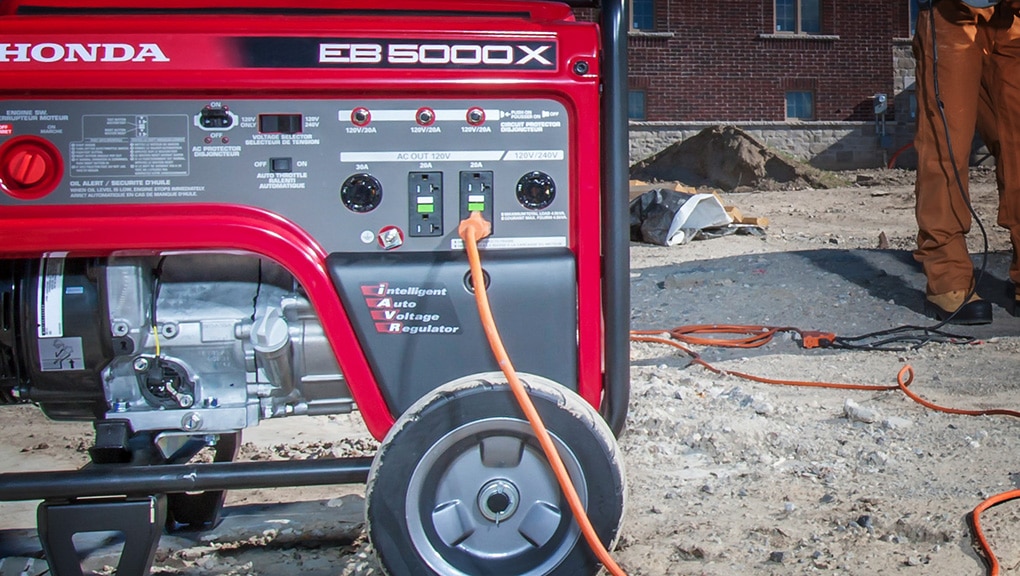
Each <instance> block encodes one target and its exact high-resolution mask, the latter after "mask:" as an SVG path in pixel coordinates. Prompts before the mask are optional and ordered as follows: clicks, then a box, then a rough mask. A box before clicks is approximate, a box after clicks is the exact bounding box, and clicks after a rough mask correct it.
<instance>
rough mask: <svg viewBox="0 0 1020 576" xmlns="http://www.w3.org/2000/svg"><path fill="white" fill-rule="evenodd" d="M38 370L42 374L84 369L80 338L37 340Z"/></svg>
mask: <svg viewBox="0 0 1020 576" xmlns="http://www.w3.org/2000/svg"><path fill="white" fill-rule="evenodd" d="M39 369H40V370H42V371H43V372H61V371H70V370H84V369H85V355H84V354H83V353H82V347H81V338H79V337H73V338H41V339H40V340H39Z"/></svg>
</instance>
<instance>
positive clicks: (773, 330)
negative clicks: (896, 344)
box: [630, 324, 1020, 576]
mask: <svg viewBox="0 0 1020 576" xmlns="http://www.w3.org/2000/svg"><path fill="white" fill-rule="evenodd" d="M778 332H797V333H799V334H800V335H801V337H802V339H803V340H804V342H805V344H806V345H805V347H814V346H811V345H808V344H807V342H808V341H809V339H814V340H812V343H816V342H817V339H818V338H821V339H822V340H825V339H829V340H832V338H834V335H831V334H828V333H822V332H806V331H801V330H798V329H796V328H778V327H773V326H738V325H723V324H704V325H691V326H681V327H678V328H674V329H672V330H669V331H666V332H664V331H662V330H634V331H632V332H631V333H630V334H631V337H630V339H631V340H633V341H635V342H651V343H656V344H666V345H668V346H672V347H674V348H677V349H679V350H682V351H683V352H684V353H685V354H687V355H688V356H690V357H691V359H692V362H693V363H694V364H697V365H698V366H701V367H703V368H705V369H706V370H709V371H711V372H713V373H715V374H728V375H730V376H736V377H738V378H743V379H745V380H751V381H754V382H761V383H764V384H780V385H785V386H812V387H816V388H838V389H843V390H874V391H880V390H896V389H899V390H900V391H902V392H903V393H904V394H906V396H907V397H908V398H910V399H911V400H913V401H914V402H917V403H918V404H920V405H921V406H924V407H925V408H928V409H931V410H935V411H937V412H945V413H947V414H960V415H964V416H1013V417H1017V418H1020V412H1018V411H1015V410H1005V409H992V410H961V409H959V408H949V407H946V406H940V405H938V404H935V403H933V402H929V401H927V400H925V399H924V398H921V397H920V396H918V395H917V394H915V393H914V391H913V390H910V388H909V387H910V384H911V383H912V382H913V381H914V369H913V368H912V367H911V366H910V365H906V366H904V367H903V368H901V369H900V371H899V373H898V374H897V375H896V386H880V385H871V384H837V383H834V382H803V381H798V380H779V379H774V378H763V377H761V376H754V375H752V374H745V373H743V372H734V371H730V370H722V369H719V368H716V367H715V366H712V365H711V364H709V363H708V362H706V361H704V360H702V359H701V357H700V356H699V355H698V353H697V352H695V351H694V350H691V349H690V348H688V347H686V346H684V345H683V344H681V342H683V343H686V344H694V345H701V346H717V347H722V348H757V347H759V346H764V345H765V344H767V343H769V342H770V341H771V340H772V338H773V337H774V336H775V335H776V334H777V333H778ZM664 334H668V335H669V338H666V337H664ZM694 334H727V335H730V334H743V335H744V337H729V336H728V337H723V338H713V337H711V336H694ZM1017 498H1020V490H1011V491H1009V492H1003V493H1002V494H997V495H995V496H992V497H991V498H989V499H987V500H985V501H984V502H982V503H981V504H979V505H978V506H977V508H975V509H974V512H973V513H972V514H971V523H972V524H973V526H974V539H975V540H976V541H977V544H978V546H980V548H981V552H982V553H983V554H984V556H985V559H986V561H987V562H988V576H998V574H999V561H998V559H997V558H996V557H995V553H994V552H992V548H991V546H990V545H989V544H988V540H987V539H985V536H984V533H983V532H982V531H981V513H982V512H984V511H985V510H987V509H989V508H991V507H993V506H996V505H998V504H1002V503H1003V502H1007V501H1009V500H1015V499H1017Z"/></svg>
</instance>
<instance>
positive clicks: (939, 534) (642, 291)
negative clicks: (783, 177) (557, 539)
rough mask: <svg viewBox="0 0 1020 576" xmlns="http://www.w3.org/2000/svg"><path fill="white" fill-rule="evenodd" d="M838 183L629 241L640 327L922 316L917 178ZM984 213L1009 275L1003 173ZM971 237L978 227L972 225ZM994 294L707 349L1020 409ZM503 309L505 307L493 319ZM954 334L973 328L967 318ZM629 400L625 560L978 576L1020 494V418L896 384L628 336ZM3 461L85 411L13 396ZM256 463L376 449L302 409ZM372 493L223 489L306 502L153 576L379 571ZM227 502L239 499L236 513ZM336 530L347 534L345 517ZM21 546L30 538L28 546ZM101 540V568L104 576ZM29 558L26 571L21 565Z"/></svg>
mask: <svg viewBox="0 0 1020 576" xmlns="http://www.w3.org/2000/svg"><path fill="white" fill-rule="evenodd" d="M840 176H841V177H843V178H844V179H845V180H846V182H847V185H846V186H844V187H840V188H836V189H830V190H824V191H821V190H799V191H789V190H787V191H742V192H736V193H724V194H723V199H724V201H725V202H726V203H727V204H732V205H735V206H737V207H739V208H740V210H741V211H742V212H743V213H744V214H745V215H751V216H764V217H767V218H768V219H769V220H770V224H769V226H768V228H767V230H766V233H765V235H763V236H737V235H734V236H725V237H722V238H715V239H711V240H701V241H694V242H691V243H689V244H685V245H681V246H674V247H669V248H667V247H662V246H651V245H644V244H633V245H632V246H631V266H632V273H631V276H632V282H633V293H632V309H633V324H634V328H639V329H662V330H666V329H669V328H672V327H674V326H677V325H679V324H689V323H730V322H741V323H755V324H770V325H780V324H781V325H791V326H796V327H798V328H803V329H813V330H832V331H836V332H838V333H840V334H848V335H849V334H859V333H863V332H865V331H869V330H874V329H883V328H891V327H893V326H895V325H897V324H900V323H915V324H925V323H927V322H928V321H927V320H926V319H925V318H924V317H923V315H921V314H920V305H921V298H922V290H923V276H921V274H920V271H919V270H918V269H917V267H916V266H915V265H914V264H913V263H912V261H911V259H910V254H909V251H910V249H911V247H912V245H913V237H914V234H915V230H916V229H915V226H914V221H913V192H912V181H913V175H912V173H910V172H907V171H881V170H879V171H864V172H855V173H845V174H840ZM974 180H975V184H974V186H973V195H974V198H975V205H976V208H977V210H978V212H979V214H980V215H981V217H982V218H983V220H984V222H985V226H986V228H987V230H988V232H989V234H990V250H991V257H990V259H989V262H990V265H989V269H990V274H991V275H992V278H993V280H994V281H989V282H988V283H986V284H983V285H982V286H985V285H987V286H991V287H992V288H994V289H996V290H998V289H1001V288H1003V287H1004V280H1003V278H1004V274H1005V270H1004V265H1005V262H1006V261H1007V259H1008V255H1009V246H1008V238H1007V237H1006V236H1005V235H1004V233H1003V232H1002V231H1001V230H998V229H997V228H996V227H995V226H994V219H995V208H994V195H995V193H994V185H993V184H992V181H993V179H992V177H991V175H990V174H989V173H988V172H987V171H982V170H977V171H976V172H975V173H974ZM971 242H972V251H974V252H980V250H981V242H980V238H979V236H978V234H977V232H976V231H975V233H972V235H971ZM988 297H989V298H990V299H992V300H993V302H994V303H995V304H996V308H995V323H993V325H992V326H991V327H987V328H983V329H981V330H983V331H977V332H974V333H975V334H978V335H979V336H980V337H981V340H980V343H978V344H972V345H966V346H962V345H957V344H939V343H932V344H928V345H925V346H923V347H921V348H919V349H917V350H908V351H899V352H874V351H844V350H827V349H826V350H804V349H802V348H800V347H799V346H798V345H797V342H796V341H795V340H793V339H791V338H790V337H789V336H783V335H781V336H779V337H777V338H776V340H775V341H773V342H772V343H770V344H768V345H766V346H765V347H763V348H759V349H755V350H748V351H740V352H737V353H733V352H732V351H718V350H714V349H709V348H698V350H699V352H701V353H702V354H703V356H704V357H705V359H707V360H710V361H712V362H713V363H714V364H715V365H716V366H717V367H719V368H721V369H724V370H739V371H743V372H749V373H753V374H758V375H761V376H767V377H771V378H789V379H796V380H811V381H818V380H826V381H836V382H849V383H863V384H881V385H890V384H894V383H895V377H896V373H897V372H898V371H899V370H900V368H901V367H902V366H904V365H906V364H910V365H911V366H912V367H913V369H914V371H915V373H916V381H915V382H914V384H913V387H912V388H913V389H914V390H915V391H916V392H918V393H919V394H921V395H923V396H925V397H926V398H928V399H930V400H932V401H935V402H939V403H942V404H946V405H950V406H955V407H960V408H1020V400H1018V399H1017V394H1016V393H1015V390H1016V388H1017V386H1018V382H1017V379H1016V377H1015V374H1016V367H1017V354H1018V352H1020V323H1018V321H1017V320H1016V319H1013V318H1011V317H1010V316H1009V315H1008V314H1007V313H1006V311H1005V310H1004V309H1003V308H1002V306H1001V304H1003V303H1004V302H1003V297H1002V296H1001V294H990V295H989V296H988ZM497 321H498V318H497ZM961 332H963V333H965V334H968V333H970V332H968V331H967V330H962V331H961ZM631 357H632V368H631V376H632V386H633V390H632V402H631V406H630V416H629V419H628V424H627V430H626V432H625V433H624V434H623V436H622V437H621V438H620V440H619V444H620V447H621V450H622V452H623V457H624V465H625V467H626V475H627V481H628V490H629V493H628V499H627V512H626V517H625V521H624V525H623V529H622V537H621V539H620V542H619V544H618V545H617V549H616V552H615V557H616V558H617V559H618V561H619V563H620V564H621V565H622V566H623V567H624V569H625V570H626V571H627V572H628V573H629V574H632V575H647V576H663V575H723V574H725V575H732V574H775V575H787V574H815V573H827V574H847V575H860V576H864V575H874V574H915V575H926V576H927V575H953V576H958V575H961V574H975V575H977V574H983V573H984V571H985V566H984V563H983V561H982V559H981V558H980V556H979V555H978V553H977V552H976V551H975V548H974V546H973V545H972V540H971V529H970V527H969V526H968V524H967V521H966V517H967V515H968V513H969V512H970V511H971V510H972V509H973V508H974V507H975V506H976V505H977V504H978V503H980V502H981V501H982V500H983V499H984V498H986V497H988V496H991V495H993V494H996V493H999V492H1002V491H1005V490H1010V489H1013V488H1016V487H1020V466H1018V465H1017V463H1018V460H1020V450H1018V448H1020V440H1018V439H1017V438H1018V436H1016V435H1015V434H1016V433H1017V430H1018V428H1017V426H1018V422H1016V421H1015V420H1014V419H1012V418H1009V417H1003V416H981V417H975V416H959V415H949V414H943V413H939V412H935V411H932V410H929V409H926V408H924V407H922V406H920V405H918V404H915V403H914V402H912V401H910V400H908V399H907V398H906V397H904V395H903V394H902V393H900V392H898V391H888V392H859V391H852V390H830V389H818V388H799V387H798V388H795V387H783V386H775V385H768V384H759V383H755V382H749V381H745V380H741V379H738V378H736V377H734V376H720V375H716V374H713V373H711V372H709V371H707V370H706V369H704V368H702V367H699V366H695V365H691V364H690V362H689V360H688V358H687V357H686V356H684V355H683V354H680V353H678V352H677V351H674V350H672V349H670V348H668V347H665V346H661V345H655V344H645V343H634V344H633V345H632V347H631ZM3 417H4V423H5V425H4V431H5V432H4V434H5V441H4V442H3V443H2V445H0V469H3V470H5V471H14V470H29V469H47V468H55V467H56V468H68V467H73V466H75V465H78V464H81V463H83V462H84V461H85V455H84V452H83V450H84V448H85V447H86V446H87V444H88V442H89V439H90V437H91V434H90V428H89V427H88V426H83V425H76V424H62V423H48V422H45V421H44V419H43V418H42V417H40V416H39V415H38V413H37V412H35V411H34V410H32V409H31V408H29V407H18V408H13V409H9V410H7V411H5V413H4V414H3ZM245 439H246V445H245V448H244V450H243V454H242V455H243V456H245V457H248V458H251V457H257V458H285V457H298V458H303V457H311V456H314V455H316V454H320V455H321V454H326V453H329V454H333V453H342V454H352V453H353V454H360V453H370V452H371V451H372V449H373V448H374V444H373V441H372V440H371V439H370V438H369V437H368V436H367V434H366V433H365V432H364V429H363V427H362V426H361V425H360V423H359V422H358V420H357V417H356V416H350V417H348V416H344V417H334V418H294V419H289V420H283V421H280V422H272V423H269V424H267V425H263V426H260V427H258V428H256V429H253V430H251V431H246V433H245ZM362 490H363V487H360V486H352V487H340V488H336V487H328V488H314V489H287V490H274V491H251V492H238V493H234V494H231V497H230V502H229V505H231V506H233V507H241V508H243V507H244V506H248V507H249V508H250V507H251V506H252V505H256V504H261V503H265V502H290V501H304V502H306V503H307V505H306V508H303V509H301V510H300V511H299V513H296V514H294V515H292V516H289V517H288V516H287V515H286V512H283V511H278V510H273V509H270V511H269V512H266V514H264V515H262V516H260V517H259V520H258V522H261V523H258V522H255V521H252V522H251V523H248V524H245V523H241V524H240V525H238V524H236V523H235V524H233V525H231V526H232V527H230V528H229V529H228V528H223V529H217V530H213V531H212V533H211V534H205V535H192V536H168V537H164V539H163V541H162V543H161V549H160V552H159V554H158V555H157V562H156V567H155V568H154V573H156V574H179V575H196V576H197V575H203V576H204V575H228V574H231V575H234V574H237V575H239V574H260V575H274V576H280V575H284V576H285V575H290V574H293V575H298V574H302V575H305V574H322V575H361V576H367V575H370V574H371V575H377V574H379V573H380V568H379V566H378V565H377V564H376V562H375V560H374V557H373V555H372V551H371V547H370V545H368V544H367V543H366V542H365V540H364V538H363V536H361V532H360V530H361V525H360V523H359V522H360V516H359V514H360V506H361V504H362V503H361V501H360V496H359V494H360V492H361V491H362ZM233 509H234V508H232V510H233ZM33 510H34V504H21V503H17V504H3V505H0V511H2V512H0V514H2V515H0V527H2V528H4V529H6V530H3V531H0V550H3V551H4V553H5V554H6V555H8V556H9V558H8V559H6V560H5V565H4V566H3V570H4V571H3V572H2V574H4V575H5V576H6V574H8V573H11V574H18V572H7V571H6V570H9V569H13V567H14V564H15V563H17V564H18V566H19V567H22V566H25V565H26V563H28V562H29V561H28V560H25V559H24V558H26V557H30V556H32V555H33V554H34V552H33V551H32V549H31V548H32V546H31V539H30V538H28V537H27V536H30V532H26V531H25V530H21V529H26V528H30V527H31V526H32V525H33V520H32V515H33ZM982 520H983V524H984V526H985V528H986V532H987V535H988V536H989V538H990V540H991V541H992V544H993V546H994V548H995V550H996V551H997V553H998V555H999V557H1000V559H1001V561H1002V564H1003V573H1004V574H1014V573H1017V571H1018V570H1020V530H1018V526H1020V504H1016V503H1007V504H1003V505H1001V506H999V507H997V508H994V509H993V510H991V511H989V512H987V513H986V514H985V516H984V517H983V518H982ZM338 525H342V528H343V529H340V528H338ZM26 542H27V543H26ZM110 558H111V557H110V556H109V555H108V554H107V552H106V549H105V548H103V546H102V543H100V544H97V545H96V546H95V553H94V554H93V555H92V557H91V558H90V559H89V560H88V562H87V564H86V565H87V566H88V567H90V568H91V569H93V570H94V571H95V572H96V573H101V574H109V573H111V569H109V568H104V567H103V566H104V564H108V563H110V562H111V559H110ZM26 573H31V572H26Z"/></svg>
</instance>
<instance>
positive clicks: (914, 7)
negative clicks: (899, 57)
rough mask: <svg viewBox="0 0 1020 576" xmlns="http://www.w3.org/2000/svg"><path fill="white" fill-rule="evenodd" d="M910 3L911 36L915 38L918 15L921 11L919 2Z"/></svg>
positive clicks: (912, 1)
mask: <svg viewBox="0 0 1020 576" xmlns="http://www.w3.org/2000/svg"><path fill="white" fill-rule="evenodd" d="M909 1H910V35H911V36H913V35H914V33H915V32H917V15H918V13H919V12H920V11H921V10H920V7H919V6H918V3H917V0H909Z"/></svg>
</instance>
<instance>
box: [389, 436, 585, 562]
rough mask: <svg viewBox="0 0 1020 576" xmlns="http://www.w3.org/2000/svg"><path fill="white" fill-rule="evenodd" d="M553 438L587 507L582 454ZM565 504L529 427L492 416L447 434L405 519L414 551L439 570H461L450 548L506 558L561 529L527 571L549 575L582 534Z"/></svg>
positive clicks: (418, 478)
mask: <svg viewBox="0 0 1020 576" xmlns="http://www.w3.org/2000/svg"><path fill="white" fill-rule="evenodd" d="M553 442H554V444H555V445H556V447H557V450H558V451H559V453H560V457H561V458H562V459H563V460H564V464H565V465H566V468H567V471H568V472H569V474H570V476H571V479H572V480H573V481H574V484H575V486H576V487H577V490H578V495H579V496H580V498H581V503H582V504H583V505H585V506H587V502H588V494H587V490H586V488H585V483H584V477H583V474H582V471H581V466H580V464H579V463H578V461H577V458H576V457H575V456H574V454H573V452H571V450H570V448H569V447H568V446H566V445H565V444H564V443H563V442H562V441H561V440H560V439H558V438H557V437H556V436H553ZM560 502H561V496H560V488H559V484H558V483H557V482H556V478H555V476H554V475H553V472H552V470H551V468H550V467H549V465H548V463H547V461H546V459H545V455H544V454H542V450H541V448H540V447H539V446H538V444H537V442H535V441H534V435H533V433H532V431H531V427H530V425H529V424H528V423H527V422H525V421H521V420H518V419H513V418H489V419H485V420H478V421H474V422H470V423H468V424H465V425H464V426H461V427H460V428H457V429H455V430H453V431H451V432H449V433H448V434H446V435H445V436H443V437H442V438H440V439H439V441H438V442H436V443H435V444H433V445H432V446H431V447H430V448H429V449H428V450H427V451H426V452H425V454H423V455H422V457H421V459H420V460H419V463H418V465H417V466H416V467H415V469H414V472H413V474H412V475H411V479H410V483H409V485H408V490H407V495H406V511H407V517H406V522H407V528H408V531H409V533H410V536H411V540H412V542H413V543H414V546H415V549H416V550H418V552H419V554H421V556H422V557H423V559H424V560H425V562H426V563H427V564H428V565H429V566H430V567H431V568H432V569H433V570H435V571H436V572H438V573H440V574H462V572H461V571H459V570H457V569H456V568H455V566H453V565H452V564H451V563H450V562H449V561H448V560H447V556H448V550H447V548H449V549H454V550H456V551H459V552H460V553H462V554H466V555H467V556H469V557H471V558H472V559H473V560H476V561H483V562H484V561H485V560H497V559H500V560H502V559H506V558H508V557H513V556H516V555H521V554H526V553H527V552H529V551H532V550H535V549H538V548H540V547H543V546H547V545H549V544H550V542H552V541H553V538H554V537H556V536H557V534H561V536H560V537H559V538H558V539H557V541H556V542H555V548H553V549H551V550H548V551H546V552H545V556H543V558H542V561H541V562H540V564H539V565H538V566H534V567H533V569H531V570H530V571H528V572H526V573H525V574H528V575H538V574H546V573H548V572H549V571H551V570H552V569H553V568H555V567H556V566H557V565H558V564H559V563H560V562H561V561H562V560H563V558H564V557H565V556H566V555H567V554H568V553H569V552H570V550H571V549H572V548H573V546H574V544H575V542H576V541H577V539H578V537H579V535H580V531H579V530H578V528H577V524H576V523H575V522H574V521H573V518H572V516H571V515H570V511H569V509H567V508H566V506H565V504H564V505H563V507H562V508H561V505H560ZM564 522H569V526H568V527H567V528H566V530H567V532H566V533H565V535H564V533H563V532H562V531H561V530H562V526H563V523H564ZM433 535H434V536H433Z"/></svg>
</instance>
